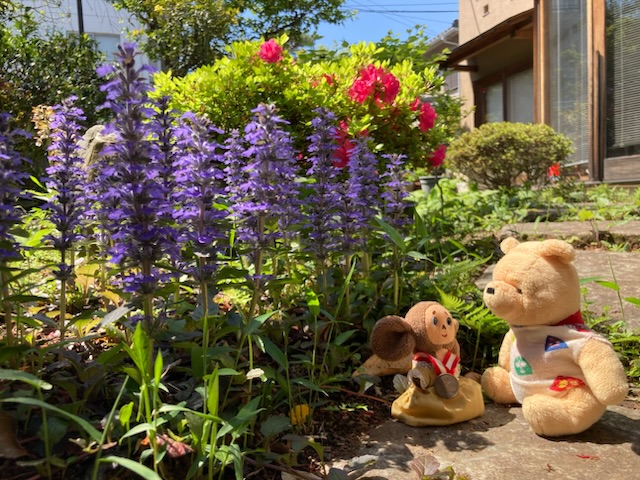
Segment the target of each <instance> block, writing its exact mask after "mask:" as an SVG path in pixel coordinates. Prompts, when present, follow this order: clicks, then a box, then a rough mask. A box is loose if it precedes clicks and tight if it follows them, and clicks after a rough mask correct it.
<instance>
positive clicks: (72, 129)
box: [43, 97, 86, 272]
mask: <svg viewBox="0 0 640 480" xmlns="http://www.w3.org/2000/svg"><path fill="white" fill-rule="evenodd" d="M75 100H76V97H69V98H68V99H66V100H64V101H63V102H62V103H61V104H60V105H56V106H55V107H54V108H53V111H54V115H53V119H52V121H51V132H52V133H51V138H52V143H51V146H50V147H49V164H50V166H49V167H48V168H47V175H48V178H47V179H46V180H45V183H46V185H47V187H48V188H49V190H51V191H52V192H53V196H52V197H51V200H50V201H49V202H47V203H46V204H45V205H44V206H43V209H45V210H47V211H48V212H49V220H50V221H51V222H52V223H53V224H54V225H55V227H56V229H57V230H58V235H50V236H49V239H51V240H52V242H53V248H55V249H56V250H59V251H60V252H61V253H62V256H63V258H64V252H66V251H67V250H69V249H71V248H72V246H73V244H74V243H75V242H76V241H77V240H78V238H79V237H80V235H79V226H80V223H81V220H82V216H83V214H84V211H85V205H86V203H85V201H84V188H85V186H84V178H85V172H84V171H83V169H82V164H83V159H82V157H81V156H80V153H79V149H80V147H79V146H78V141H79V140H80V131H81V127H80V124H79V122H80V121H82V120H84V119H85V117H84V115H83V112H82V110H80V109H79V108H76V107H74V106H73V105H74V102H75ZM60 271H61V272H63V271H64V269H61V270H60Z"/></svg>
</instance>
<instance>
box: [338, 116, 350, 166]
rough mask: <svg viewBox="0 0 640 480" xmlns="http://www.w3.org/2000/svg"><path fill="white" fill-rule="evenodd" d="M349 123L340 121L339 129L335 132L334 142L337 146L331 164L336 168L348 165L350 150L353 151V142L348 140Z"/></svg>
mask: <svg viewBox="0 0 640 480" xmlns="http://www.w3.org/2000/svg"><path fill="white" fill-rule="evenodd" d="M348 130H349V125H348V124H347V122H345V121H341V122H340V129H339V130H338V131H337V132H336V142H337V143H338V148H337V149H336V151H335V152H334V154H333V157H334V159H335V160H334V161H333V166H334V167H336V168H345V167H346V166H347V165H349V159H350V158H351V152H352V151H353V148H354V144H353V142H351V140H349V131H348Z"/></svg>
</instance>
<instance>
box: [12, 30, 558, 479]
mask: <svg viewBox="0 0 640 480" xmlns="http://www.w3.org/2000/svg"><path fill="white" fill-rule="evenodd" d="M266 43H267V44H268V46H266V47H263V45H265V44H263V43H261V42H255V43H254V44H253V47H252V48H253V49H254V50H253V53H254V54H252V55H247V58H251V59H252V60H251V62H254V60H255V58H259V59H261V60H262V62H263V64H257V65H256V68H257V69H258V70H259V71H260V72H263V73H264V72H265V71H267V72H268V71H269V70H268V68H273V69H278V68H280V66H279V64H278V62H279V60H277V61H274V62H272V60H275V59H277V58H279V57H280V56H281V54H282V52H281V51H280V50H279V45H277V44H276V45H274V44H273V43H270V44H269V43H268V42H266ZM244 48H249V47H248V46H246V45H245V47H244ZM261 55H262V57H264V58H262V57H261ZM247 61H248V60H247ZM371 61H372V62H373V63H372V65H373V73H375V75H372V76H371V77H370V80H371V81H370V82H369V83H367V82H364V81H363V78H364V77H363V72H362V69H361V68H360V69H359V68H354V70H353V72H352V73H351V80H352V82H351V83H349V82H348V81H347V80H346V79H343V80H342V86H343V90H344V91H347V92H348V90H349V89H350V88H351V86H353V84H354V83H356V84H357V85H358V86H359V87H358V88H361V90H358V91H359V95H360V94H362V95H364V97H360V96H356V97H354V99H352V102H353V103H354V108H355V109H356V110H355V111H359V110H357V109H358V108H361V107H362V105H366V108H367V109H370V111H372V112H376V110H375V109H376V108H379V109H380V110H381V112H382V113H380V115H383V116H384V115H390V110H387V109H388V108H391V106H392V104H393V102H388V103H387V101H386V99H387V98H390V97H388V96H387V95H388V94H389V92H388V91H387V90H386V89H387V87H389V86H393V85H394V84H395V83H394V82H393V79H392V78H391V76H389V75H392V76H393V74H391V73H390V72H389V71H388V70H387V69H386V65H387V64H385V63H383V62H377V61H375V60H374V59H373V58H372V59H371ZM145 71H146V70H145V68H144V67H143V68H140V67H139V66H138V65H137V63H136V52H135V48H134V47H133V46H132V45H125V46H123V47H122V49H121V56H120V58H119V63H118V64H117V65H115V66H105V67H104V68H102V69H101V70H100V73H101V75H102V76H103V78H104V87H103V89H104V93H105V94H106V98H107V103H106V104H105V108H104V110H105V111H107V112H108V113H109V115H108V117H109V118H110V119H111V120H110V123H108V124H107V126H106V131H105V133H106V134H107V135H109V134H111V135H112V136H113V137H114V142H113V143H111V144H109V145H107V146H105V147H104V149H103V150H102V152H101V155H100V156H99V158H98V160H97V161H96V162H94V163H91V164H86V163H85V161H84V158H83V157H82V151H81V150H80V149H79V145H78V140H79V137H80V134H81V132H82V131H83V130H84V128H86V126H82V125H83V116H84V113H83V112H82V111H81V110H80V109H79V108H78V107H77V106H76V105H77V104H78V100H77V99H74V98H69V99H67V100H65V101H64V102H62V103H60V104H59V105H56V106H54V107H53V108H52V109H51V112H52V117H51V118H50V120H49V126H50V133H49V136H50V144H49V168H48V170H47V175H46V177H44V178H42V179H35V178H31V179H29V178H28V176H27V175H26V174H25V173H24V172H25V171H26V170H25V168H24V165H25V162H28V159H26V158H24V157H22V156H20V155H19V154H18V152H17V151H16V149H14V148H13V146H14V145H15V141H16V139H17V138H21V137H22V136H23V135H24V133H23V132H21V131H20V130H15V129H13V128H12V124H11V121H10V117H9V116H7V115H3V116H1V117H0V136H1V138H0V140H1V141H0V162H1V166H2V172H3V173H4V176H2V177H0V205H2V208H1V209H0V242H1V243H0V274H1V275H2V277H1V278H2V283H1V287H2V288H1V292H2V294H1V295H2V298H1V300H2V305H3V312H4V324H5V327H4V328H5V330H4V332H3V337H4V342H3V343H2V344H1V345H0V362H1V365H2V369H1V370H0V406H1V407H0V408H1V410H0V414H2V415H0V420H2V421H1V422H0V440H2V442H0V453H1V454H2V456H3V457H5V458H11V459H17V460H15V461H13V460H12V461H11V462H12V463H9V461H7V463H5V464H4V465H3V468H5V470H6V471H8V472H9V473H8V475H11V476H12V477H15V478H22V476H26V475H30V476H35V475H40V476H43V477H47V478H77V477H80V476H86V477H88V478H127V476H131V477H134V476H136V475H138V476H142V477H143V478H163V479H171V478H178V477H179V478H244V477H245V476H249V475H250V476H252V477H253V478H274V477H275V476H277V475H279V474H280V473H281V472H284V471H286V472H289V473H290V474H293V475H297V476H299V477H302V478H322V477H323V476H325V475H328V474H329V473H330V472H328V471H327V469H326V468H325V467H324V462H325V461H326V460H329V459H330V458H331V457H332V456H336V455H337V454H341V453H342V454H348V452H349V451H350V450H349V448H353V443H354V438H355V437H349V436H348V435H350V434H351V433H350V432H349V429H352V428H353V425H357V426H358V427H359V428H362V424H368V423H370V422H373V421H375V420H376V416H375V414H374V412H372V411H371V410H372V409H371V408H370V407H369V406H368V405H370V402H377V403H381V404H383V405H385V404H384V402H385V401H386V399H385V398H384V396H382V397H374V396H373V395H371V391H370V390H367V391H365V388H366V387H369V386H370V385H372V384H373V385H377V386H384V380H381V379H376V378H370V377H364V376H363V377H361V379H360V382H354V381H353V380H352V378H351V374H352V372H353V371H354V370H357V369H358V367H359V366H360V365H361V364H362V361H363V360H364V359H365V357H366V356H368V355H369V353H370V352H369V350H368V347H367V343H368V336H369V332H370V330H371V327H372V325H373V324H374V323H375V321H376V320H377V319H379V318H381V317H382V316H384V315H386V314H389V313H399V312H405V311H406V310H407V309H408V307H409V306H410V305H412V304H413V303H415V302H417V301H419V300H424V299H436V300H439V301H441V302H442V303H443V304H445V305H446V306H447V307H448V308H449V309H450V310H451V311H452V312H454V313H455V314H456V315H457V316H458V318H460V321H461V329H460V332H459V334H458V338H459V341H460V343H461V347H462V349H463V352H464V355H463V359H464V368H465V371H481V370H482V369H483V368H484V367H486V366H488V365H490V364H491V363H492V362H494V361H495V358H496V356H497V348H498V346H499V341H500V339H501V338H502V336H503V335H504V333H505V331H506V326H505V325H504V324H502V322H499V321H498V320H497V319H496V318H495V317H493V316H492V315H491V314H490V313H489V312H488V311H487V309H486V308H485V307H484V306H483V305H482V302H481V299H480V292H478V290H477V288H476V287H475V285H474V284H473V281H474V279H475V278H476V276H477V274H478V273H479V271H480V270H481V269H482V267H483V266H484V265H485V264H486V262H488V261H489V260H490V258H491V257H492V255H493V252H494V248H495V243H494V239H493V231H494V230H495V229H496V228H498V227H499V226H501V225H503V224H505V223H508V222H512V221H517V220H519V219H521V218H523V217H524V216H525V215H526V213H527V210H528V208H529V207H530V206H532V205H536V206H537V205H539V204H543V205H544V204H545V203H544V202H545V201H546V200H545V199H544V197H543V195H544V194H543V193H541V196H540V197H533V196H532V194H531V193H526V194H525V193H523V192H515V193H514V192H510V193H509V192H502V191H488V190H487V191H481V190H477V189H474V188H472V189H471V190H470V191H469V192H467V193H465V194H461V193H459V191H458V186H459V182H458V181H456V180H452V179H442V180H441V182H440V183H439V185H438V188H436V189H435V190H433V191H432V192H431V193H430V194H428V195H426V194H424V193H423V192H420V191H410V190H411V189H410V188H409V185H407V183H408V182H407V177H406V175H405V173H406V170H407V169H408V168H409V163H410V162H409V159H408V158H405V157H404V156H403V155H402V154H401V153H400V152H398V151H393V148H390V150H391V151H388V150H387V149H386V148H383V147H380V144H381V143H382V144H384V139H385V137H384V136H381V137H378V138H375V137H374V136H373V134H372V135H371V136H369V135H367V134H366V133H367V132H365V133H363V131H362V130H358V129H356V130H353V131H349V130H347V132H346V133H348V135H346V134H345V130H344V129H343V128H342V126H341V125H340V120H341V117H340V115H341V114H344V112H342V113H341V112H340V111H338V113H336V112H333V111H332V110H330V109H328V108H322V107H320V108H313V109H312V110H311V113H310V114H309V115H310V116H309V117H308V122H307V120H305V121H303V122H296V123H292V122H291V121H290V119H289V118H287V117H285V116H284V115H283V114H282V113H283V112H284V111H285V109H280V108H279V106H278V103H275V104H274V103H271V102H269V100H270V99H269V98H268V97H263V96H262V95H261V94H258V95H256V96H255V99H256V100H257V101H256V104H255V105H252V106H250V107H249V106H247V110H246V111H243V115H245V118H244V119H243V121H239V122H238V123H237V124H236V125H234V126H233V127H231V128H225V129H220V126H219V125H216V123H215V122H213V121H212V116H211V115H209V116H208V117H207V116H203V115H201V113H202V112H200V111H196V112H194V111H191V110H189V109H185V110H178V109H175V108H173V107H172V105H174V104H173V103H172V102H174V101H175V100H172V99H170V98H169V97H167V96H164V95H162V94H161V93H168V92H163V91H160V90H158V91H152V89H151V85H150V84H149V83H148V81H147V80H146V78H147V77H146V76H145ZM367 78H369V77H367ZM358 82H359V83H358ZM402 87H403V83H402V82H400V85H399V91H402ZM392 90H395V87H393V88H392ZM343 94H344V95H345V97H347V98H348V93H344V92H343ZM402 98H404V100H403V101H405V102H408V101H409V97H402ZM361 99H362V100H363V101H362V102H360V100H361ZM376 100H379V101H378V102H377V101H376ZM434 105H436V107H432V108H433V110H434V113H435V114H436V115H438V114H439V110H438V108H437V104H436V102H435V101H434ZM405 106H406V104H405ZM409 112H412V113H411V114H410V113H409ZM404 114H406V115H407V116H406V117H402V116H401V117H400V118H405V119H409V120H407V121H406V122H404V121H403V122H401V123H400V125H401V126H403V128H405V129H406V130H405V132H408V133H409V134H415V135H418V136H423V137H424V138H425V139H426V140H428V139H429V137H428V135H429V132H430V131H431V129H433V128H434V126H435V125H436V124H437V121H438V119H437V118H436V119H433V118H432V117H433V115H432V113H431V111H430V110H429V109H428V108H425V109H424V111H423V109H422V107H420V108H416V109H415V110H411V108H408V109H406V110H405V111H404ZM404 114H403V115H404ZM443 116H444V117H446V115H443ZM431 120H433V121H434V125H431V128H424V127H425V125H424V124H423V125H422V127H423V128H421V123H424V122H427V121H428V122H429V124H430V122H431ZM440 121H442V118H440ZM296 127H300V128H299V129H296ZM411 128H413V129H415V130H416V131H415V132H412V131H411V130H410V129H411ZM423 129H424V130H423ZM300 131H302V132H303V133H302V134H300V133H299V132H300ZM375 131H377V132H380V130H378V129H374V127H371V132H375ZM296 132H298V133H296ZM435 132H436V133H437V132H438V129H437V128H436V130H435ZM440 134H441V131H440V133H438V134H437V135H440ZM434 135H435V134H434ZM437 135H435V136H434V137H433V138H432V139H431V140H432V142H431V143H429V142H428V141H427V142H425V145H427V146H429V148H430V149H431V150H425V151H424V152H422V153H423V155H422V156H420V157H419V159H421V160H422V162H423V163H422V165H423V166H426V167H427V168H428V167H429V166H430V165H433V164H432V163H429V159H430V158H432V155H431V154H432V153H435V152H433V150H432V149H433V147H434V145H439V142H440V141H442V140H441V138H442V137H438V136H437ZM372 138H373V141H372ZM434 142H436V143H434ZM391 145H392V143H387V146H391ZM436 160H437V162H436V163H438V162H440V160H438V159H437V158H436ZM413 161H416V159H415V158H414V159H413ZM27 180H31V183H30V184H29V185H31V184H33V185H36V188H29V189H25V182H27ZM558 195H559V194H558ZM540 202H541V203H540ZM381 391H382V390H381ZM391 391H392V388H391ZM391 395H393V393H391ZM372 398H373V399H372ZM387 415H388V411H387V410H384V413H383V414H382V415H381V416H380V417H379V419H383V418H387ZM331 416H335V417H334V418H337V419H338V420H337V421H334V422H333V423H332V424H331V425H330V428H326V427H325V425H324V421H323V420H325V419H327V418H330V417H331ZM11 420H17V427H18V432H19V433H18V434H17V435H18V436H19V437H20V439H21V440H23V441H22V443H18V442H17V440H16V430H14V429H13V428H12V427H11V422H10V421H11ZM340 426H342V428H339V427H340ZM341 436H345V439H342V441H341V439H340V437H341ZM24 439H26V440H24ZM349 443H351V445H349ZM330 445H340V446H341V448H342V449H343V451H341V452H340V451H331V450H330V448H329V446H330ZM331 474H332V475H333V476H336V478H344V475H346V472H340V471H337V470H335V469H334V471H333V472H331ZM12 477H10V478H12Z"/></svg>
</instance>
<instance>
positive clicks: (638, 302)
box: [625, 297, 640, 306]
mask: <svg viewBox="0 0 640 480" xmlns="http://www.w3.org/2000/svg"><path fill="white" fill-rule="evenodd" d="M625 300H626V301H627V302H629V303H632V304H633V305H638V306H640V298H636V297H626V298H625Z"/></svg>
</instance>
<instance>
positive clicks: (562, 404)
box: [522, 387, 606, 437]
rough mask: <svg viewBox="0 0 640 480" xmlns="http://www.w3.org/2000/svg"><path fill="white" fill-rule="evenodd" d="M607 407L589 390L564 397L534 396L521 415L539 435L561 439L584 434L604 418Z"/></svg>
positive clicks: (526, 402) (583, 389) (525, 404)
mask: <svg viewBox="0 0 640 480" xmlns="http://www.w3.org/2000/svg"><path fill="white" fill-rule="evenodd" d="M605 409H606V407H605V406H604V405H603V404H602V403H600V402H599V401H598V399H596V397H595V396H594V395H593V393H591V391H590V390H589V389H588V388H586V387H577V388H572V389H571V390H569V391H567V392H566V395H565V396H563V397H551V396H548V395H540V394H537V395H531V396H529V397H526V398H525V399H524V402H523V403H522V413H523V415H524V418H525V420H526V421H527V423H528V424H529V426H530V427H531V429H532V430H533V431H534V432H535V433H536V434H538V435H542V436H547V437H558V436H562V435H573V434H576V433H580V432H584V431H585V430H586V429H588V428H589V427H590V426H591V425H593V424H594V423H596V422H597V421H598V420H599V419H600V417H602V415H603V414H604V411H605Z"/></svg>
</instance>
